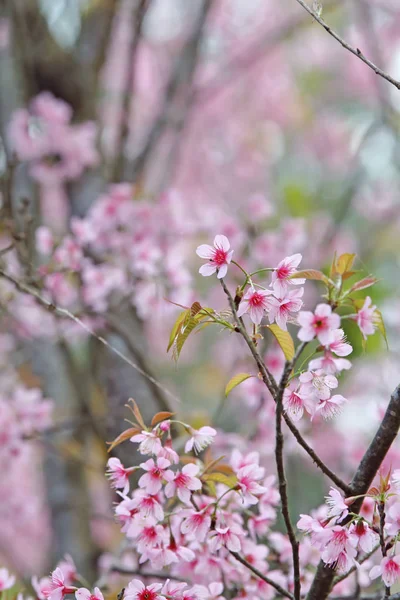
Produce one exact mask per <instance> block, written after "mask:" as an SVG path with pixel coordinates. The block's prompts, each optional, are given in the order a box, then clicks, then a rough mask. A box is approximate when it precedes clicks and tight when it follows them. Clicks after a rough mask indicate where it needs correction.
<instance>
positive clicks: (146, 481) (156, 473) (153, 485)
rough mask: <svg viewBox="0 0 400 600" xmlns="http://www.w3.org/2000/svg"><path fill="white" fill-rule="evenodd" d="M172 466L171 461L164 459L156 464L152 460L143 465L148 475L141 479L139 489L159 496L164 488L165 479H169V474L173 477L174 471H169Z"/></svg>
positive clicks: (159, 459)
mask: <svg viewBox="0 0 400 600" xmlns="http://www.w3.org/2000/svg"><path fill="white" fill-rule="evenodd" d="M170 466H171V463H170V462H169V460H167V459H166V458H162V457H159V458H157V461H156V462H154V460H153V459H152V458H150V459H149V460H147V461H146V462H144V463H141V464H140V467H141V468H142V469H144V470H145V471H147V473H145V474H144V475H142V476H141V478H140V479H139V487H141V488H145V490H146V492H147V493H148V494H151V495H154V494H157V493H158V492H159V491H160V490H161V488H162V482H163V479H167V477H168V475H167V474H170V475H172V476H173V472H172V471H169V472H168V471H167V469H168V467H170Z"/></svg>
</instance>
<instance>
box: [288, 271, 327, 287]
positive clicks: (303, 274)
mask: <svg viewBox="0 0 400 600" xmlns="http://www.w3.org/2000/svg"><path fill="white" fill-rule="evenodd" d="M290 279H313V280H315V281H323V282H324V283H326V284H329V283H330V281H329V279H328V277H327V276H326V275H324V273H322V271H317V270H315V269H305V270H304V271H297V273H294V274H293V275H291V276H290Z"/></svg>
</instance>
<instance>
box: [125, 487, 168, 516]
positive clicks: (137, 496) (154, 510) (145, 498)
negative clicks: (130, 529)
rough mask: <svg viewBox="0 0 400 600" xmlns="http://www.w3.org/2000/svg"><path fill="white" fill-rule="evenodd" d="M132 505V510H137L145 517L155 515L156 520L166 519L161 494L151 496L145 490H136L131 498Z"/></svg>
mask: <svg viewBox="0 0 400 600" xmlns="http://www.w3.org/2000/svg"><path fill="white" fill-rule="evenodd" d="M121 504H122V503H120V504H119V506H121ZM130 507H131V510H137V511H138V512H139V514H140V515H142V516H143V517H145V518H146V517H153V518H154V519H155V520H156V521H162V520H163V519H164V510H163V507H162V505H161V501H160V498H159V496H157V495H154V496H150V495H148V494H147V492H146V491H145V490H135V492H134V495H133V498H132V500H130Z"/></svg>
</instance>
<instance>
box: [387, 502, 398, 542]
mask: <svg viewBox="0 0 400 600" xmlns="http://www.w3.org/2000/svg"><path fill="white" fill-rule="evenodd" d="M385 531H386V533H387V534H388V535H397V534H398V533H399V531H400V502H395V503H394V504H392V505H391V506H390V508H388V510H387V511H386V519H385Z"/></svg>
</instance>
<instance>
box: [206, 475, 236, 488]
mask: <svg viewBox="0 0 400 600" xmlns="http://www.w3.org/2000/svg"><path fill="white" fill-rule="evenodd" d="M202 479H203V481H206V482H209V481H213V482H215V483H223V484H224V485H226V486H227V487H235V485H236V484H237V477H236V475H225V473H206V474H205V475H203V476H202Z"/></svg>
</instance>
